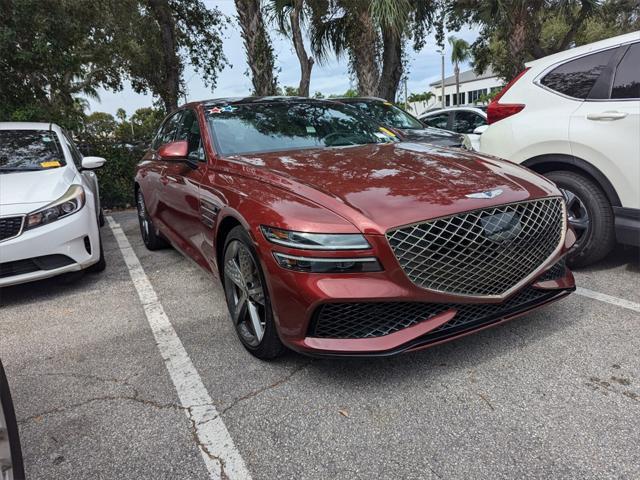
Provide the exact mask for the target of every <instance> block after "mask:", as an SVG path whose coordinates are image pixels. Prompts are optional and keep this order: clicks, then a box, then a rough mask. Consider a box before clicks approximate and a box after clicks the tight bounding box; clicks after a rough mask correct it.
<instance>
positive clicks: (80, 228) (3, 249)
mask: <svg viewBox="0 0 640 480" xmlns="http://www.w3.org/2000/svg"><path fill="white" fill-rule="evenodd" d="M51 255H55V256H56V257H51ZM61 256H64V257H61ZM65 257H66V258H65ZM98 260H100V233H99V228H98V221H97V219H96V215H95V212H94V211H93V209H92V207H91V206H90V205H89V204H87V205H85V206H84V207H83V208H82V209H81V210H80V211H79V212H77V213H74V214H73V215H70V216H68V217H66V218H63V219H61V220H58V221H55V222H52V223H51V224H49V225H43V226H42V227H37V228H34V229H33V230H26V231H23V232H22V234H21V235H19V236H17V237H15V238H12V239H10V240H5V241H2V242H0V287H6V286H9V285H17V284H19V283H26V282H31V281H34V280H40V279H43V278H49V277H53V276H55V275H60V274H61V273H65V272H73V271H78V270H82V269H84V268H87V267H89V266H91V265H93V264H94V263H96V262H98Z"/></svg>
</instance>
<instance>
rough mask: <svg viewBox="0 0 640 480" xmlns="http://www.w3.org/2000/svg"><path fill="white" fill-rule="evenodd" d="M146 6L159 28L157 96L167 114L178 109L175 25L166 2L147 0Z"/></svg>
mask: <svg viewBox="0 0 640 480" xmlns="http://www.w3.org/2000/svg"><path fill="white" fill-rule="evenodd" d="M147 4H148V6H149V10H150V11H151V13H152V15H153V17H154V18H155V20H156V22H158V25H159V27H160V41H161V45H162V56H163V65H162V67H163V68H162V75H161V76H162V79H161V83H160V85H158V94H159V95H160V98H162V101H163V102H164V106H165V108H166V110H167V112H172V111H173V110H176V109H177V108H178V95H179V91H180V76H181V73H182V65H181V63H180V59H179V58H178V54H177V51H176V50H177V42H176V24H175V20H174V18H173V12H172V11H171V7H170V6H169V2H168V1H167V0H147Z"/></svg>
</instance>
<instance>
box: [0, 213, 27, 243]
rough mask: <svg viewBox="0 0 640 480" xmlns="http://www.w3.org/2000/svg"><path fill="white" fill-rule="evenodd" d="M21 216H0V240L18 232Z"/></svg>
mask: <svg viewBox="0 0 640 480" xmlns="http://www.w3.org/2000/svg"><path fill="white" fill-rule="evenodd" d="M23 218H24V217H22V216H20V217H4V218H0V242H1V241H2V240H7V239H8V238H13V237H15V236H16V235H18V234H19V233H20V231H21V230H22V220H23Z"/></svg>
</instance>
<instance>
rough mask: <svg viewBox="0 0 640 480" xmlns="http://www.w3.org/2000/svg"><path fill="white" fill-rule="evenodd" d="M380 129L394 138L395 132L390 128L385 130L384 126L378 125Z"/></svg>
mask: <svg viewBox="0 0 640 480" xmlns="http://www.w3.org/2000/svg"><path fill="white" fill-rule="evenodd" d="M380 131H381V132H382V133H384V134H385V135H389V136H390V137H392V138H396V135H395V133H393V132H392V131H391V130H387V129H386V128H384V127H380Z"/></svg>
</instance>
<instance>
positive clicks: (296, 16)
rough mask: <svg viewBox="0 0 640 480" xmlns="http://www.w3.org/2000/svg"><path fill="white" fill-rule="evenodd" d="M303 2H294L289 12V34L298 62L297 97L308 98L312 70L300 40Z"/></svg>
mask: <svg viewBox="0 0 640 480" xmlns="http://www.w3.org/2000/svg"><path fill="white" fill-rule="evenodd" d="M303 2H304V0H294V4H293V10H291V13H290V18H291V33H292V37H293V46H294V48H295V49H296V55H298V61H299V62H300V85H298V95H300V96H301V97H308V96H309V84H310V83H311V70H312V69H313V57H310V56H309V55H307V51H306V50H305V48H304V41H303V39H302V29H301V28H300V17H301V15H302V8H303Z"/></svg>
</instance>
